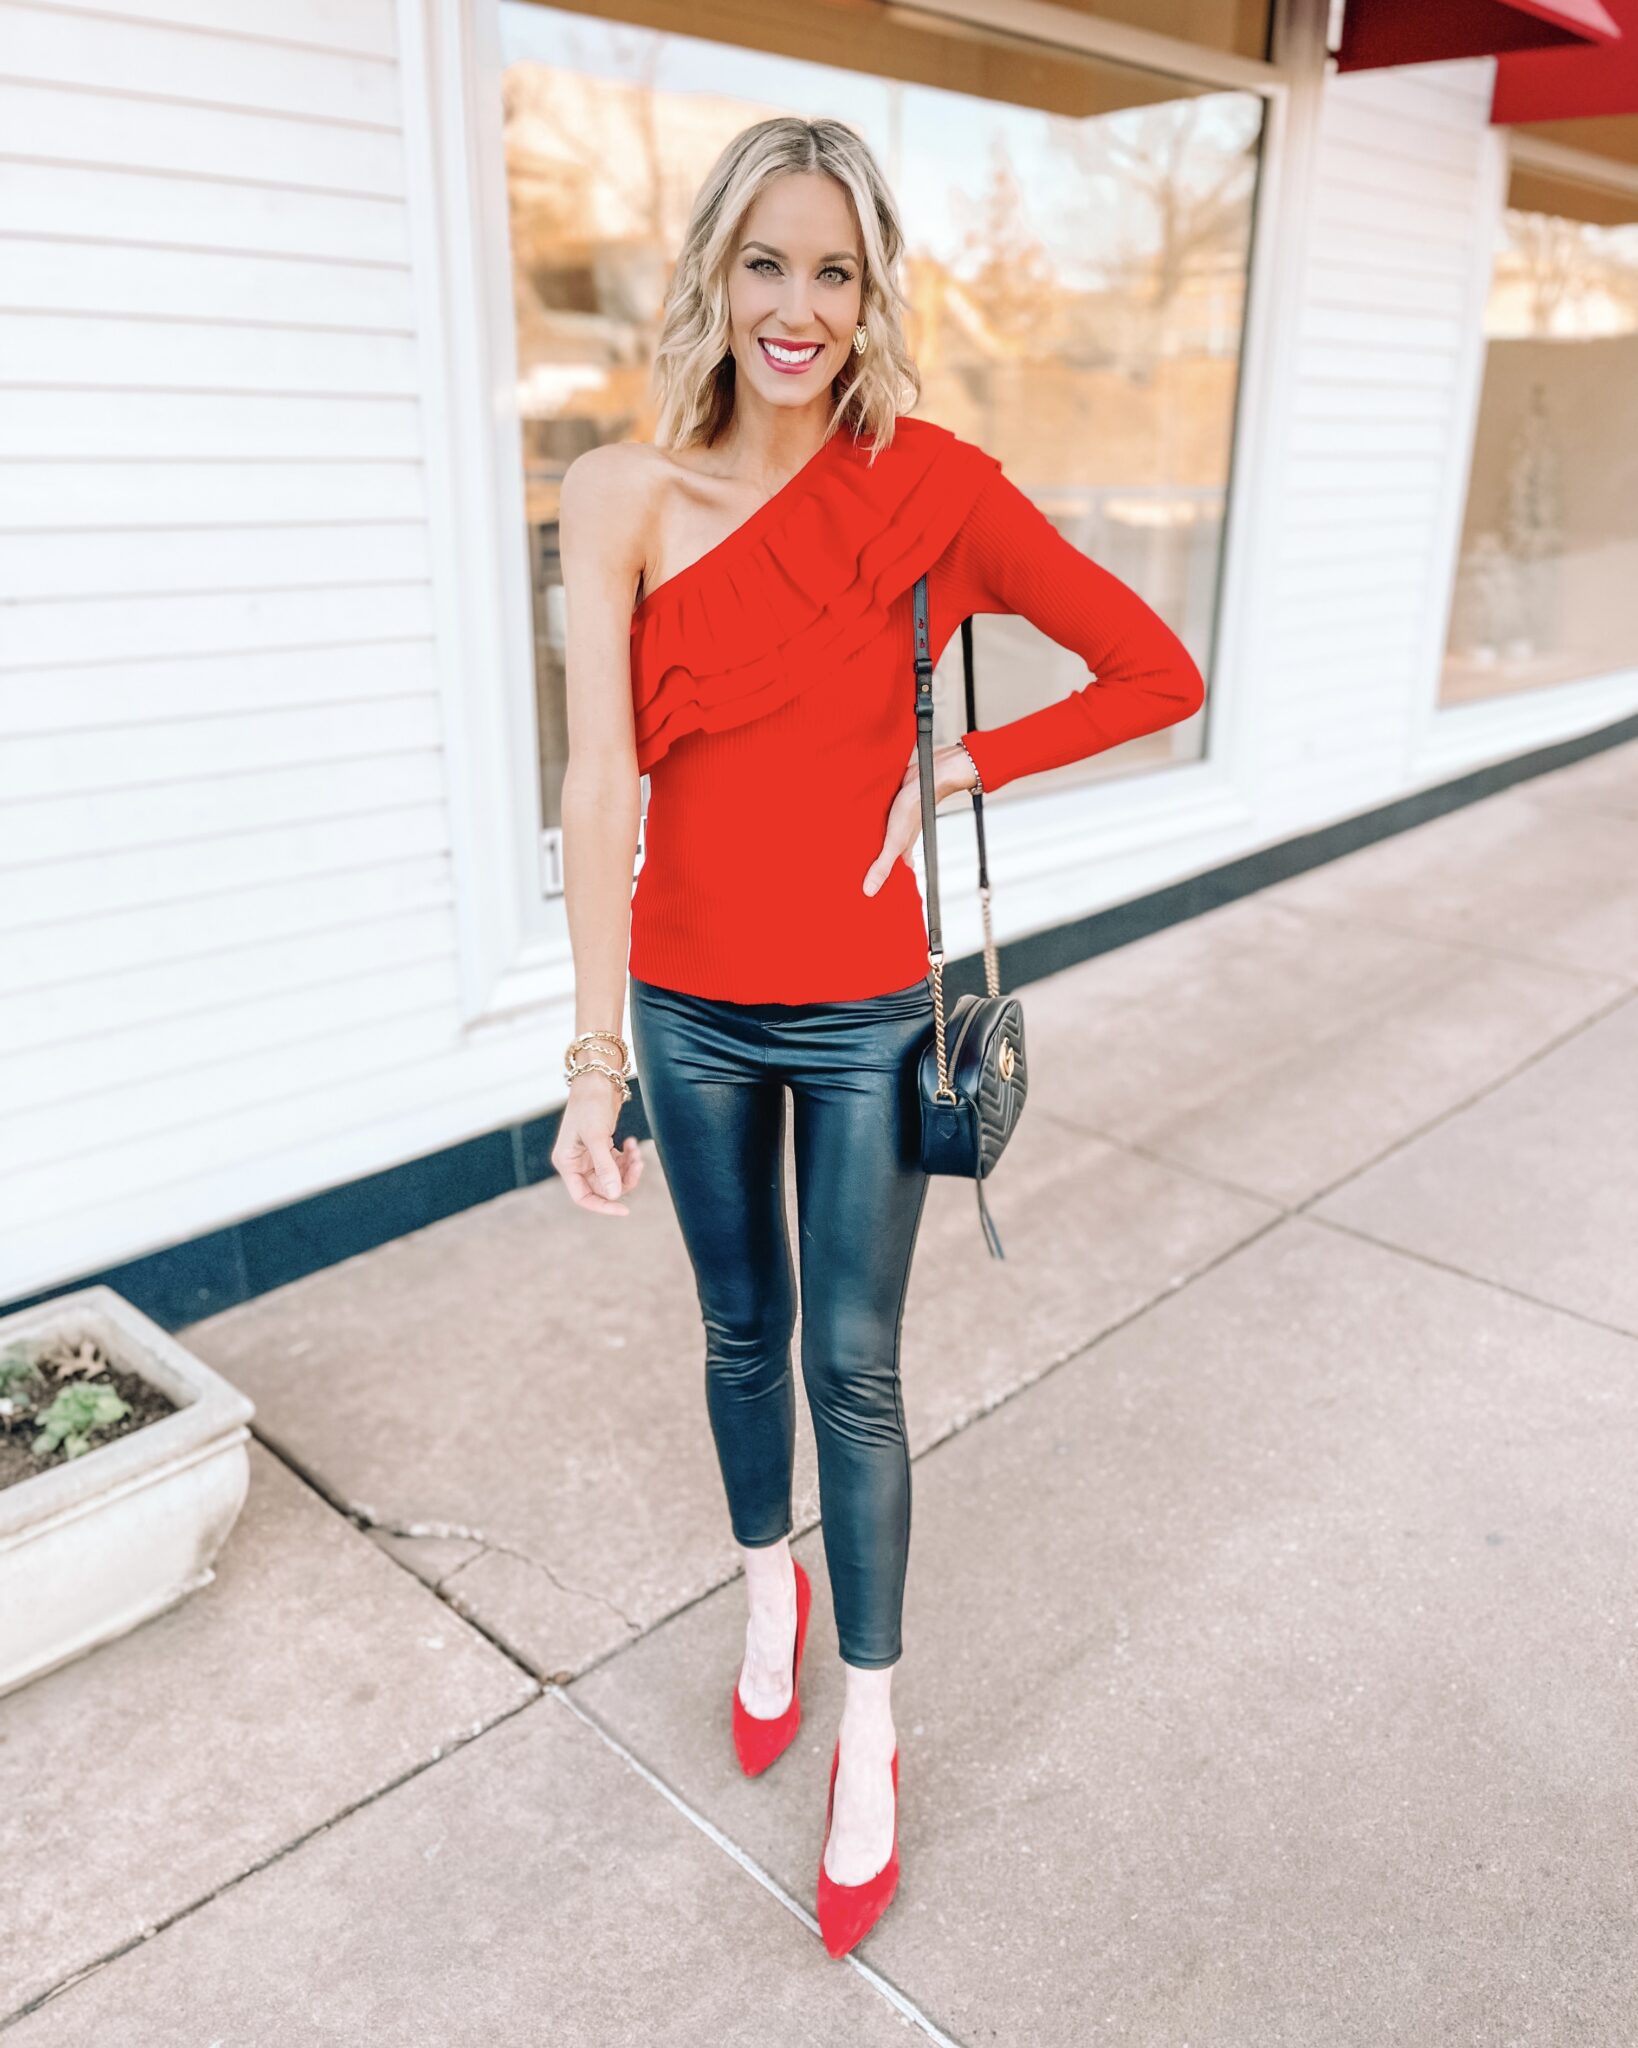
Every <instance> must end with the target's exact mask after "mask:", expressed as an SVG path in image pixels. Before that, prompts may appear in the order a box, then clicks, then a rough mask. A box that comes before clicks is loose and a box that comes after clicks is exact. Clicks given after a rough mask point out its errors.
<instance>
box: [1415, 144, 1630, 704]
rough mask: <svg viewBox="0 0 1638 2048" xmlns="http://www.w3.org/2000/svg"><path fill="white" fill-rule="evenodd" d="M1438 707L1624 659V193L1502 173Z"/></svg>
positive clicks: (1575, 675)
mask: <svg viewBox="0 0 1638 2048" xmlns="http://www.w3.org/2000/svg"><path fill="white" fill-rule="evenodd" d="M1485 338H1486V350H1485V368H1484V384H1483V390H1482V393H1481V396H1480V400H1479V418H1478V425H1477V431H1476V435H1475V440H1474V448H1473V465H1472V469H1471V472H1470V474H1469V477H1468V489H1467V512H1466V516H1465V518H1464V521H1463V525H1462V541H1461V553H1460V558H1459V561H1458V564H1457V573H1456V582H1455V588H1454V592H1453V595H1452V602H1451V609H1450V624H1449V632H1448V639H1447V647H1446V652H1445V661H1444V671H1443V676H1442V681H1441V688H1440V702H1441V703H1442V704H1461V703H1467V702H1469V701H1471V700H1473V699H1475V698H1481V697H1496V696H1501V695H1504V694H1507V693H1509V692H1513V691H1519V690H1533V689H1538V688H1540V687H1542V686H1543V685H1546V684H1551V683H1562V682H1572V681H1579V680H1581V679H1583V678H1585V677H1590V676H1598V675H1604V674H1607V673H1609V672H1610V671H1611V670H1613V669H1620V668H1627V667H1630V666H1631V665H1632V664H1633V663H1634V662H1635V661H1638V604H1635V603H1634V601H1633V592H1634V590H1635V589H1638V185H1635V184H1634V183H1633V182H1632V181H1631V180H1628V183H1627V189H1626V190H1625V192H1622V191H1621V189H1620V188H1619V186H1618V185H1612V186H1603V185H1599V184H1594V183H1590V182H1579V181H1577V180H1575V179H1573V178H1567V177H1565V176H1563V175H1562V174H1554V175H1551V176H1547V175H1543V174H1542V173H1540V172H1538V171H1535V170H1533V169H1530V168H1529V167H1527V166H1525V165H1520V164H1515V165H1514V167H1513V171H1512V176H1511V181H1510V185H1509V190H1508V204H1507V209H1506V212H1505V214H1504V216H1503V219H1502V224H1501V229H1500V232H1499V235H1498V240H1497V248H1496V257H1495V268H1494V272H1493V275H1492V279H1491V285H1490V296H1489V301H1488V304H1487V305H1486V308H1485Z"/></svg>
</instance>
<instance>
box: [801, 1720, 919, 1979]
mask: <svg viewBox="0 0 1638 2048" xmlns="http://www.w3.org/2000/svg"><path fill="white" fill-rule="evenodd" d="M841 1760H842V1745H841V1742H840V1740H838V1742H837V1744H836V1748H835V1751H834V1753H833V1754H832V1756H831V1759H830V1797H829V1799H827V1800H826V1802H825V1839H824V1841H823V1842H822V1843H821V1844H820V1847H819V1896H818V1908H819V1912H818V1919H819V1932H820V1933H821V1934H822V1935H823V1936H824V1940H825V1947H826V1949H827V1950H828V1952H829V1953H830V1954H831V1955H833V1956H845V1955H846V1954H847V1952H848V1950H849V1949H850V1948H853V1947H854V1946H856V1944H857V1943H859V1942H861V1941H863V1940H864V1938H865V1936H866V1935H867V1934H868V1933H869V1932H870V1930H871V1928H872V1927H874V1926H875V1924H876V1922H877V1921H878V1920H879V1919H880V1918H881V1917H882V1915H883V1914H884V1913H885V1912H886V1911H887V1908H888V1905H889V1903H890V1902H891V1900H892V1897H893V1894H894V1892H895V1891H897V1889H898V1884H899V1752H898V1750H897V1748H895V1749H894V1751H893V1762H892V1771H893V1846H892V1848H891V1849H890V1850H889V1852H888V1857H887V1861H886V1862H885V1863H884V1864H883V1865H882V1867H881V1869H880V1870H878V1871H877V1872H876V1875H875V1876H874V1877H867V1878H866V1879H865V1881H864V1883H863V1884H838V1883H837V1882H836V1880H835V1879H834V1878H833V1877H832V1876H831V1875H830V1874H829V1872H828V1871H827V1870H826V1869H825V1849H826V1847H827V1846H828V1845H829V1842H830V1816H831V1810H832V1808H833V1807H834V1806H835V1804H836V1766H837V1765H838V1764H839V1763H840V1762H841Z"/></svg>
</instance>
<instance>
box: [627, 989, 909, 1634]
mask: <svg viewBox="0 0 1638 2048" xmlns="http://www.w3.org/2000/svg"><path fill="white" fill-rule="evenodd" d="M932 1017H933V993H932V986H931V984H930V982H929V981H927V980H926V979H925V978H923V979H922V980H920V981H917V982H913V983H912V984H911V985H910V987H908V988H905V989H897V990H894V991H893V992H892V993H890V994H887V995H880V996H869V997H864V998H862V999H859V1000H854V1001H843V1002H813V1003H735V1002H728V1001H725V1000H722V999H719V998H716V997H707V996H696V995H688V994H684V993H681V992H679V991H678V990H675V989H666V988H660V987H657V986H656V985H655V984H654V983H652V982H645V981H639V980H638V979H636V977H635V976H634V977H633V979H632V994H631V1028H632V1050H633V1052H634V1054H635V1056H636V1062H637V1070H638V1075H639V1079H640V1082H641V1086H642V1093H643V1104H644V1107H645V1108H646V1110H647V1112H648V1120H649V1129H650V1131H651V1132H652V1133H653V1137H654V1144H655V1149H656V1151H657V1153H658V1155H659V1160H660V1165H661V1168H662V1169H663V1171H664V1174H665V1178H666V1182H667V1185H668V1187H669V1188H670V1191H671V1199H672V1203H673V1205H674V1207H675V1209H676V1213H677V1220H678V1223H679V1225H680V1226H681V1230H682V1235H683V1241H684V1243H685V1244H686V1246H687V1249H688V1255H689V1258H690V1260H691V1261H692V1263H693V1268H694V1276H695V1280H696V1283H697V1288H698V1293H699V1301H700V1308H701V1310H702V1312H703V1314H704V1318H705V1393H706V1408H707V1412H708V1414H709V1416H710V1422H711V1431H712V1434H713V1436H714V1437H715V1439H716V1447H717V1460H718V1463H719V1465H720V1466H721V1468H722V1480H723V1487H724V1490H725V1491H726V1493H727V1497H728V1514H729V1521H730V1524H731V1526H732V1529H733V1533H734V1536H735V1538H736V1540H737V1541H738V1542H740V1543H742V1544H747V1545H752V1546H755V1545H759V1544H768V1543H777V1542H778V1541H779V1539H780V1538H781V1537H782V1536H785V1535H787V1534H789V1532H790V1529H791V1463H792V1455H793V1452H794V1449H795V1443H796V1405H795V1391H794V1380H793V1376H792V1371H791V1338H792V1335H793V1332H794V1329H795V1323H796V1305H797V1297H796V1275H795V1273H794V1272H793V1270H792V1260H791V1251H790V1239H789V1235H788V1232H787V1228H786V1215H785V1180H784V1140H785V1091H786V1089H787V1088H788V1089H789V1090H790V1093H791V1100H792V1102H793V1104H794V1109H795V1152H796V1190H797V1216H798V1223H799V1229H800V1238H799V1244H800V1258H799V1267H800V1276H801V1290H802V1292H801V1302H802V1381H803V1385H804V1387H805V1389H806V1392H807V1400H808V1412H809V1414H810V1415H811V1416H812V1418H813V1432H814V1438H815V1441H816V1444H817V1448H818V1454H819V1506H820V1517H821V1522H822V1525H823V1529H824V1541H825V1563H826V1566H827V1568H828V1570H829V1574H830V1587H831V1600H832V1604H833V1606H834V1609H835V1614H836V1634H837V1640H838V1643H839V1646H840V1649H841V1654H842V1658H843V1660H844V1662H846V1663H849V1664H856V1665H860V1666H862V1667H865V1668H876V1667H879V1666H882V1665H887V1664H893V1663H896V1662H897V1661H898V1658H899V1655H900V1653H901V1649H902V1640H901V1636H900V1623H901V1616H902V1610H903V1605H904V1580H905V1568H906V1564H907V1561H908V1558H909V1550H910V1453H909V1446H908V1443H907V1441H906V1437H905V1428H904V1404H903V1401H902V1399H901V1395H900V1386H899V1332H900V1326H901V1323H902V1320H903V1315H904V1297H905V1291H906V1288H907V1286H908V1284H909V1278H910V1260H911V1255H912V1253H913V1252H914V1250H915V1242H916V1233H917V1231H918V1229H919V1228H920V1224H921V1212H922V1205H923V1202H924V1201H925V1199H926V1194H927V1175H926V1173H925V1172H924V1171H923V1170H922V1166H921V1159H920V1112H919V1107H918V1102H917V1094H916V1060H917V1055H918V1053H919V1049H920V1047H921V1045H922V1043H923V1042H924V1041H925V1039H926V1037H927V1034H928V1032H929V1031H930V1030H931V1028H932Z"/></svg>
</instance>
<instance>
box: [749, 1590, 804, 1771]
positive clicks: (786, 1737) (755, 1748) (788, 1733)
mask: <svg viewBox="0 0 1638 2048" xmlns="http://www.w3.org/2000/svg"><path fill="white" fill-rule="evenodd" d="M791 1563H792V1565H793V1566H794V1567H795V1570H796V1648H795V1650H794V1652H793V1654H792V1657H791V1698H790V1705H789V1706H787V1707H786V1709H785V1711H784V1713H782V1714H775V1715H774V1716H773V1718H772V1719H771V1720H765V1719H763V1717H762V1716H761V1715H760V1714H753V1713H752V1712H751V1711H750V1710H749V1708H747V1706H746V1704H745V1702H744V1701H743V1700H742V1699H741V1698H740V1696H739V1674H738V1673H736V1674H735V1677H734V1692H733V1701H734V1749H735V1752H736V1754H737V1755H738V1757H739V1765H740V1769H741V1770H742V1771H743V1772H744V1773H745V1775H746V1777H748V1778H754V1777H756V1775H757V1774H758V1772H760V1771H765V1770H766V1769H767V1768H768V1766H769V1764H771V1763H772V1762H773V1760H774V1758H775V1757H776V1756H782V1755H783V1754H784V1752H785V1751H786V1750H787V1749H789V1748H790V1746H791V1743H792V1742H793V1741H794V1740H795V1738H796V1731H797V1729H798V1728H799V1727H800V1726H801V1725H802V1690H801V1681H802V1652H803V1650H804V1649H805V1648H806V1646H807V1640H808V1610H809V1609H810V1608H811V1607H812V1605H813V1587H812V1585H811V1584H810V1583H809V1580H808V1575H807V1573H806V1572H805V1571H804V1570H803V1569H802V1567H801V1564H800V1563H799V1562H798V1561H797V1559H795V1558H794V1557H793V1558H792V1559H791ZM741 1669H743V1666H742V1667H741Z"/></svg>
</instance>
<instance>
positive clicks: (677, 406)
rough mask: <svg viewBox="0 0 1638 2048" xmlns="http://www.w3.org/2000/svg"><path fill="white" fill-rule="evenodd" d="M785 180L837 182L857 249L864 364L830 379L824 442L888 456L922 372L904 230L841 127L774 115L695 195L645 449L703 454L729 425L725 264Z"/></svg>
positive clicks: (858, 142) (657, 359) (857, 144)
mask: <svg viewBox="0 0 1638 2048" xmlns="http://www.w3.org/2000/svg"><path fill="white" fill-rule="evenodd" d="M790 171H818V172H821V173H823V174H824V175H825V176H826V177H830V178H834V179H835V180H836V182H837V183H838V184H839V185H840V186H841V187H842V188H843V190H844V191H845V192H846V193H847V194H848V196H849V198H850V199H851V200H852V202H853V211H854V213H855V215H856V216H857V219H858V223H859V233H860V238H861V240H862V242H863V246H864V266H863V271H862V274H861V277H860V280H859V289H860V301H859V318H860V320H861V322H863V324H864V325H865V326H866V327H867V328H868V329H869V341H868V344H867V346H866V348H865V350H864V353H863V354H862V355H860V354H859V353H858V352H857V351H856V350H850V351H849V353H848V359H847V365H846V368H845V369H842V370H839V371H838V372H837V374H836V376H835V378H834V379H833V380H832V384H831V390H832V393H833V395H834V397H835V405H834V408H833V410H832V412H831V416H830V419H829V420H828V421H827V422H826V427H825V433H826V438H827V439H828V438H829V436H830V435H831V434H832V433H833V432H835V431H836V430H837V429H838V428H839V427H841V426H842V425H844V424H845V425H847V426H848V427H849V428H850V430H851V431H852V433H853V435H854V437H855V439H857V438H859V437H860V436H861V435H863V434H866V433H868V434H870V435H872V436H873V437H874V440H875V444H876V449H881V448H885V447H888V446H890V445H891V443H892V439H893V423H894V421H895V420H896V419H897V418H898V416H899V414H900V413H901V412H908V411H910V409H911V408H912V407H913V406H914V405H915V404H916V402H917V400H918V399H919V398H920V397H921V373H920V372H919V371H918V370H917V368H916V365H915V362H914V361H913V359H912V358H911V355H910V350H909V347H908V345H907V344H906V342H905V338H904V315H905V313H906V311H907V310H908V305H909V302H908V300H907V299H906V298H905V296H904V293H903V291H902V289H901V288H900V284H899V266H900V263H901V262H902V260H903V256H904V229H903V226H902V224H901V222H900V218H899V209H898V205H897V203H896V202H895V200H894V198H893V195H892V193H891V192H890V191H889V190H888V186H887V180H886V179H885V178H884V177H883V176H882V173H881V167H880V165H879V164H878V163H877V162H876V159H875V156H874V155H873V154H872V152H871V149H870V146H869V144H868V143H866V142H865V141H864V139H863V137H862V136H860V135H858V134H856V133H855V132H854V130H853V129H851V128H849V127H847V126H845V125H844V124H843V123H842V122H840V121H830V120H817V121H810V120H805V119H803V118H801V117H800V116H798V115H795V114H776V115H774V116H773V117H772V118H771V119H769V120H766V121H757V122H754V123H753V124H752V126H750V127H749V128H742V129H741V130H740V132H739V134H737V135H736V136H735V137H734V138H733V140H732V141H731V142H730V143H729V144H728V145H727V147H726V148H725V149H724V150H723V152H722V154H721V155H720V156H719V157H718V158H717V160H716V162H715V163H714V164H713V165H712V166H711V169H710V170H709V172H707V174H706V176H705V179H704V181H703V183H702V184H701V186H700V189H699V191H698V193H697V194H696V195H695V198H694V206H693V210H692V212H691V213H690V215H689V218H688V226H687V229H686V231H685V232H684V235H683V243H682V249H681V252H680V253H679V255H678V257H677V262H676V268H675V269H674V271H673V272H672V277H671V283H670V286H669V288H668V290H667V292H666V298H665V310H664V314H663V317H662V320H661V323H660V334H659V340H658V341H657V343H656V344H655V351H654V366H653V385H654V392H655V397H656V403H657V418H656V423H655V430H654V439H655V441H656V442H657V443H658V444H659V445H660V446H661V447H665V448H694V447H702V446H703V447H709V446H710V445H711V444H712V443H713V442H714V441H715V440H716V438H717V436H718V435H719V434H720V433H721V432H722V430H723V428H724V427H725V426H726V425H727V424H728V422H729V420H730V419H732V417H733V412H734V391H735V383H736V378H737V369H736V365H735V362H734V358H733V353H732V351H731V350H730V348H729V345H728V336H729V322H728V265H729V261H730V259H731V257H732V256H733V253H734V250H735V248H736V247H737V246H738V242H739V235H740V229H741V227H742V225H743V223H744V220H745V216H746V214H747V213H748V212H749V210H750V207H751V203H752V201H753V200H754V199H755V198H756V196H757V194H758V193H759V192H761V191H762V189H763V187H764V186H765V185H768V184H770V183H771V182H772V181H773V180H774V179H775V178H779V177H783V176H784V175H785V174H786V173H787V172H790ZM874 459H875V450H873V451H872V455H871V460H872V461H874Z"/></svg>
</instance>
